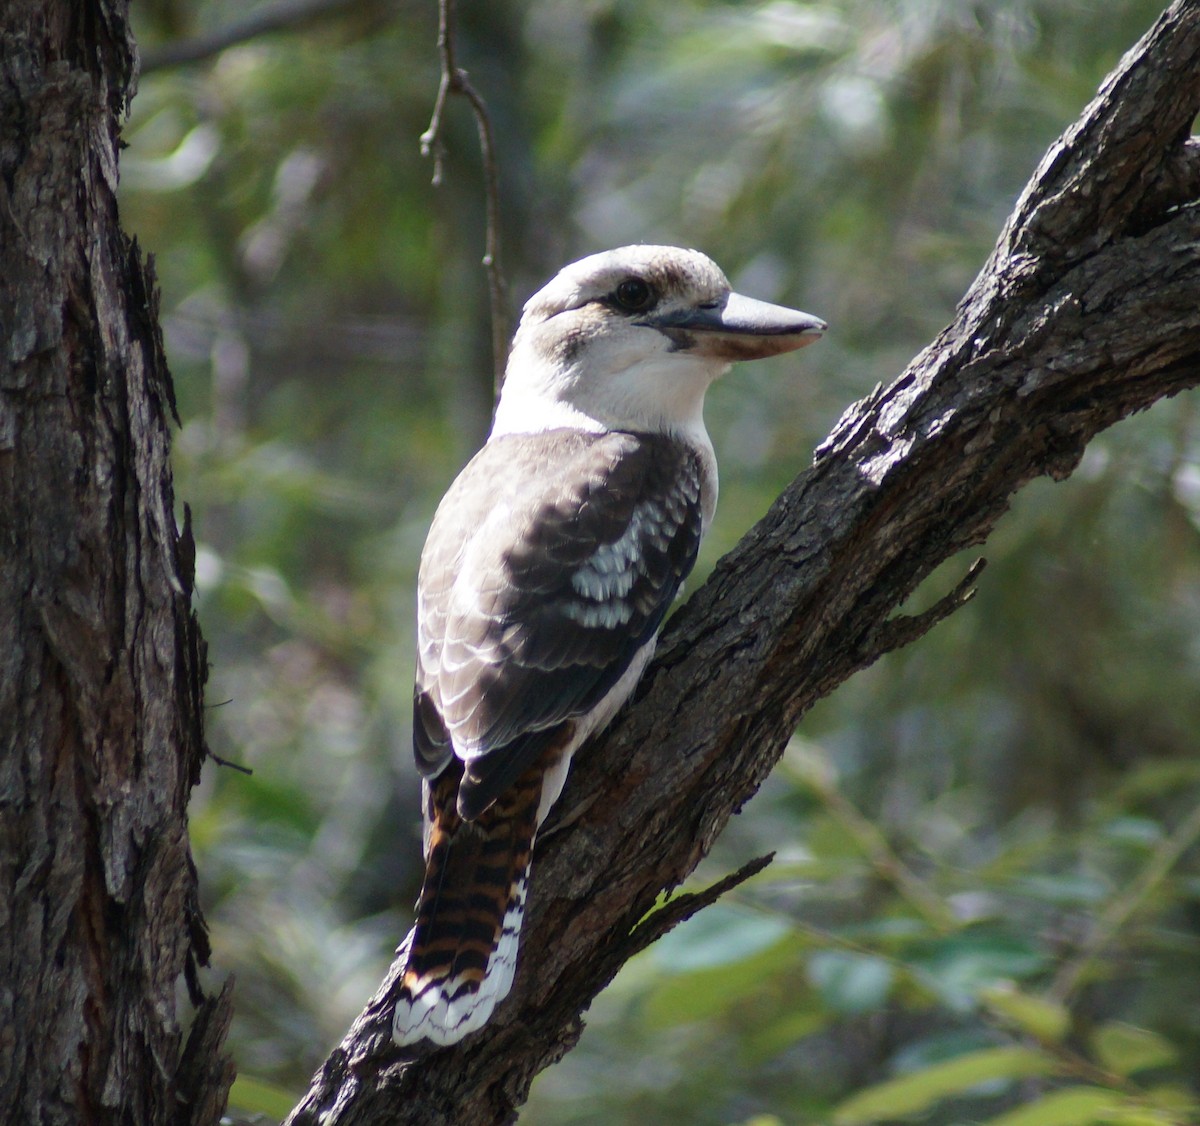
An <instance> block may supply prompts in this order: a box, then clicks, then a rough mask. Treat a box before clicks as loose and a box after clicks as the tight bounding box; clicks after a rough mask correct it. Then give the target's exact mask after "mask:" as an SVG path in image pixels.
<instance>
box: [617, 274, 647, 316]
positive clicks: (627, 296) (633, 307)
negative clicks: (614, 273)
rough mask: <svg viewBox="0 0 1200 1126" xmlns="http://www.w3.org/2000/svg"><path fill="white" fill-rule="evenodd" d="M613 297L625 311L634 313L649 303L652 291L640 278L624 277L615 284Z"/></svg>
mask: <svg viewBox="0 0 1200 1126" xmlns="http://www.w3.org/2000/svg"><path fill="white" fill-rule="evenodd" d="M613 299H614V300H615V301H616V303H617V305H618V306H620V308H622V309H624V310H625V311H626V312H629V313H636V312H639V311H640V310H642V309H644V308H646V306H647V305H649V304H650V302H651V301H652V300H653V299H654V291H653V290H652V289H651V288H650V286H649V285H648V284H647V283H646V282H644V281H642V279H641V278H626V279H625V280H624V281H623V282H621V284H620V285H618V286H617V288H616V290H615V292H614V293H613Z"/></svg>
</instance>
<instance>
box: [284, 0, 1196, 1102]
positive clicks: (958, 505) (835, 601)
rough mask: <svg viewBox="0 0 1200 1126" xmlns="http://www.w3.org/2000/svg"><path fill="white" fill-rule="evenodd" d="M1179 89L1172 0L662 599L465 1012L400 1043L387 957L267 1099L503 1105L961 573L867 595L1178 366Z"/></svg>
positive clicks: (690, 900) (1188, 366)
mask: <svg viewBox="0 0 1200 1126" xmlns="http://www.w3.org/2000/svg"><path fill="white" fill-rule="evenodd" d="M1198 109H1200V0H1180V2H1178V3H1175V4H1174V5H1172V6H1171V8H1170V9H1169V10H1168V11H1167V12H1166V13H1165V14H1164V16H1163V17H1162V18H1161V19H1160V20H1159V22H1158V24H1157V25H1156V26H1155V27H1154V28H1153V29H1152V30H1151V32H1150V33H1149V34H1148V35H1147V36H1146V37H1145V38H1144V39H1143V40H1142V42H1141V43H1140V44H1139V45H1138V46H1137V47H1136V48H1135V49H1134V50H1133V51H1131V52H1130V54H1129V55H1128V56H1127V57H1126V58H1125V59H1124V60H1123V61H1122V63H1121V64H1120V66H1119V67H1118V68H1117V70H1116V71H1114V73H1113V74H1112V75H1111V76H1110V77H1109V79H1108V80H1107V81H1106V82H1105V84H1104V86H1103V87H1102V89H1101V90H1100V93H1099V95H1098V96H1097V98H1096V99H1095V100H1094V101H1093V102H1092V104H1091V105H1090V106H1088V108H1087V109H1086V110H1085V112H1084V114H1083V116H1082V117H1081V119H1080V120H1079V121H1078V122H1077V123H1076V124H1075V125H1074V126H1072V127H1071V128H1070V129H1069V130H1068V131H1067V132H1066V133H1065V134H1064V135H1063V137H1062V138H1061V139H1060V140H1059V141H1058V142H1057V143H1056V144H1055V145H1054V146H1053V147H1052V148H1051V149H1050V151H1049V153H1048V154H1047V155H1046V157H1045V159H1044V160H1043V161H1042V164H1041V166H1040V167H1039V168H1038V169H1037V171H1036V173H1035V174H1034V177H1033V179H1032V180H1031V181H1030V183H1029V185H1028V186H1027V188H1026V189H1025V191H1024V193H1023V194H1022V196H1021V198H1020V200H1019V201H1018V203H1017V205H1016V208H1015V210H1014V211H1013V214H1012V216H1011V217H1010V219H1009V221H1008V223H1007V225H1006V226H1005V229H1004V231H1003V233H1002V234H1001V236H1000V239H999V242H998V243H997V245H996V248H995V250H994V252H993V253H992V256H991V257H990V258H989V260H988V262H987V264H986V265H985V267H984V269H983V271H982V272H981V274H980V275H979V277H978V278H977V279H976V281H975V283H974V284H973V285H972V287H971V289H970V291H969V292H968V293H967V295H966V296H965V297H964V299H963V301H962V303H961V305H960V306H959V308H958V310H957V311H956V314H955V317H954V320H953V322H952V323H951V324H950V326H949V327H948V328H947V329H946V330H945V331H944V332H943V333H942V334H941V335H940V336H939V337H938V339H937V340H936V341H934V342H933V344H931V345H930V346H929V348H927V349H926V350H925V351H924V352H923V353H922V354H921V355H920V356H918V357H917V358H916V359H915V360H914V361H913V363H912V364H911V366H910V367H909V368H908V370H907V371H906V372H905V373H904V374H903V375H902V376H901V377H900V378H899V379H898V380H897V381H896V382H895V383H894V384H892V386H890V387H888V388H886V389H877V390H876V391H875V392H873V393H872V394H871V395H869V396H868V397H867V398H866V399H864V400H863V401H862V402H859V403H857V404H855V405H854V406H852V407H851V408H850V409H849V410H848V411H847V412H846V413H845V415H844V417H843V418H842V420H841V421H840V422H839V424H838V425H837V427H836V428H835V430H834V432H833V433H832V434H831V435H830V437H829V438H828V439H827V440H826V441H825V442H824V443H823V444H822V445H821V447H820V448H819V449H818V450H817V454H816V458H815V461H814V464H813V466H812V468H811V469H809V470H808V471H807V472H805V473H803V474H802V475H801V476H800V477H799V478H797V480H796V481H795V482H794V483H793V484H792V486H791V487H789V489H788V490H787V491H786V492H785V493H784V495H783V496H781V497H780V498H779V500H778V502H777V503H776V504H775V505H774V507H773V508H772V509H771V511H770V513H769V514H768V515H767V516H766V517H765V518H764V519H763V520H762V522H761V523H760V524H759V525H758V526H757V527H755V528H754V529H753V530H752V531H751V532H750V534H749V535H747V536H746V538H745V539H744V540H743V541H742V543H741V544H739V546H738V547H737V549H736V550H735V551H733V552H732V553H731V554H730V555H729V556H727V557H726V558H725V559H724V560H722V562H721V563H720V564H719V565H718V567H717V569H716V571H715V573H714V574H713V576H712V578H711V579H710V580H709V582H708V583H707V584H706V585H705V586H704V587H703V588H702V589H701V590H699V591H698V592H697V593H696V595H695V596H694V597H693V598H692V599H691V600H690V602H689V603H688V604H687V605H686V606H685V607H684V608H683V609H682V610H681V611H680V613H678V614H677V615H676V616H675V617H674V618H673V619H672V621H671V623H670V626H669V628H668V630H667V632H666V636H665V637H664V639H663V644H662V645H661V646H660V649H659V656H658V658H657V660H656V661H655V663H654V665H653V666H652V668H651V669H650V671H649V674H648V676H647V678H646V681H645V683H644V685H643V687H642V689H641V690H640V691H639V698H638V701H637V703H636V704H635V705H634V706H633V707H631V708H629V709H627V710H626V711H625V712H624V713H623V715H622V716H621V717H620V719H619V720H618V722H617V723H616V725H615V727H614V728H613V729H611V730H610V732H609V733H608V734H607V735H606V736H605V737H604V738H603V739H602V740H600V741H598V742H597V743H595V744H594V745H592V746H591V747H590V748H589V749H588V750H587V751H585V752H584V753H581V754H580V755H579V756H577V759H576V765H575V766H574V767H573V773H572V778H571V781H570V782H569V784H568V787H567V790H566V792H565V793H564V795H563V798H562V799H561V802H560V811H559V815H558V825H557V831H554V832H548V833H546V834H545V836H544V837H543V839H542V840H541V841H540V842H539V848H538V853H537V859H536V862H535V866H534V872H535V875H534V882H533V890H532V897H531V901H530V910H529V915H528V917H527V921H526V934H525V938H524V941H523V957H522V960H521V961H522V964H521V967H520V971H519V974H518V978H517V981H516V985H515V987H514V989H513V993H512V996H511V997H510V999H509V1000H508V1002H507V1003H506V1004H504V1005H503V1006H502V1007H501V1008H500V1009H499V1010H498V1012H497V1015H496V1017H495V1018H494V1019H493V1022H492V1023H491V1024H489V1025H488V1026H487V1027H486V1028H485V1029H484V1030H483V1031H481V1032H480V1033H478V1034H477V1035H475V1036H473V1037H471V1038H469V1039H468V1040H467V1041H466V1042H464V1043H463V1044H462V1045H459V1046H458V1047H456V1048H451V1049H445V1050H440V1051H431V1052H428V1053H425V1054H422V1055H420V1056H419V1057H418V1058H416V1059H407V1058H404V1057H402V1055H401V1053H400V1052H399V1051H398V1050H397V1049H396V1048H395V1047H394V1046H393V1045H392V1043H391V1040H390V1024H391V997H392V995H393V991H394V988H395V973H396V967H393V969H392V971H391V973H390V974H389V976H388V977H387V979H386V980H385V981H384V983H383V984H382V986H381V987H380V990H379V992H378V993H377V995H376V996H375V997H374V998H373V999H372V1000H371V1001H370V1003H369V1004H368V1006H367V1008H366V1009H365V1011H364V1012H363V1013H362V1015H361V1016H360V1017H359V1018H358V1020H357V1021H356V1022H355V1024H354V1026H353V1027H352V1028H351V1030H350V1032H349V1033H348V1034H347V1036H346V1038H345V1040H344V1041H343V1042H342V1044H341V1045H340V1046H339V1047H338V1048H337V1049H335V1051H334V1052H333V1053H332V1055H331V1056H330V1057H329V1059H328V1060H327V1061H326V1063H325V1064H324V1065H323V1067H322V1068H321V1070H320V1071H319V1072H318V1074H317V1075H316V1077H315V1078H314V1080H313V1084H312V1087H311V1088H310V1090H309V1092H308V1094H307V1095H306V1096H305V1098H304V1100H303V1102H302V1103H301V1104H300V1106H299V1107H297V1108H296V1110H295V1111H294V1112H293V1114H292V1116H291V1118H290V1119H289V1122H291V1123H293V1124H301V1123H304V1124H308V1123H316V1122H318V1121H320V1122H324V1123H327V1122H333V1121H336V1122H338V1123H339V1124H343V1126H345V1124H351V1123H353V1124H374V1123H383V1122H388V1123H396V1122H406V1123H423V1124H424V1123H454V1124H457V1126H468V1124H476V1123H478V1124H491V1123H496V1122H506V1121H511V1120H512V1119H513V1118H514V1117H515V1115H516V1108H517V1107H519V1106H520V1105H521V1103H522V1102H523V1101H524V1099H525V1097H526V1095H527V1093H528V1090H529V1085H530V1083H531V1081H532V1079H533V1077H534V1076H535V1075H536V1074H537V1073H538V1072H539V1071H540V1070H541V1069H542V1068H544V1067H546V1066H548V1065H549V1064H551V1063H553V1062H554V1061H555V1060H557V1059H559V1058H560V1057H561V1056H562V1055H563V1054H564V1053H565V1052H567V1051H568V1050H569V1049H570V1048H571V1047H572V1045H573V1044H574V1043H575V1041H576V1039H577V1038H578V1036H579V1033H580V1030H581V1028H582V1023H581V1020H580V1014H581V1012H582V1011H583V1010H584V1009H586V1007H587V1006H588V1004H589V1003H590V1002H591V1000H592V998H593V997H595V995H596V994H597V993H598V992H599V991H600V990H601V989H602V988H603V987H604V986H605V985H606V984H607V983H608V982H609V981H610V980H611V979H612V977H613V975H614V974H615V973H616V972H617V970H618V969H619V968H620V967H621V965H622V964H623V963H624V962H625V961H626V960H627V959H628V958H629V957H630V956H631V955H632V954H633V953H635V952H636V951H638V950H640V949H642V948H643V947H644V946H645V945H646V944H647V943H649V942H651V941H652V940H653V939H654V938H656V937H657V936H659V935H660V934H662V933H663V932H664V931H666V930H667V929H669V928H670V927H671V926H672V925H674V924H675V923H676V922H678V921H679V920H680V919H681V918H683V917H686V915H688V914H689V913H691V912H692V911H694V910H695V909H697V908H698V907H699V906H700V905H702V903H703V902H707V901H709V900H710V899H711V898H713V897H714V896H713V894H712V891H716V890H720V889H712V891H710V893H708V894H705V895H703V896H698V897H688V896H681V897H678V898H677V899H676V900H674V901H671V902H668V904H667V905H666V906H665V907H662V908H660V909H659V910H658V911H657V912H656V913H654V914H651V915H649V916H648V917H647V912H648V911H650V910H651V909H652V907H653V905H654V903H655V900H656V898H657V897H658V895H659V894H660V892H661V891H662V890H663V889H666V888H672V887H674V886H676V885H678V884H679V883H680V882H681V881H682V880H683V879H684V878H685V877H686V876H687V875H688V873H689V872H691V871H692V869H693V868H694V867H695V865H696V863H697V862H698V861H699V859H700V858H701V857H702V856H703V855H704V854H705V852H706V851H707V849H708V847H709V845H710V843H711V842H712V840H713V839H714V837H715V836H716V834H717V833H718V832H720V830H721V828H722V827H723V826H724V824H725V823H726V821H727V820H728V819H729V817H730V816H731V815H732V813H733V812H734V811H735V810H737V809H738V808H739V807H740V806H741V805H742V803H743V802H745V801H746V799H747V798H748V797H750V795H751V794H753V793H754V791H755V789H756V788H757V787H758V785H759V783H760V782H761V781H762V779H763V778H764V777H765V775H766V774H767V772H768V771H769V770H770V769H771V767H772V765H773V764H774V763H775V762H776V761H777V759H778V758H779V756H780V754H781V753H782V751H783V748H784V745H785V743H786V741H787V739H788V737H789V736H790V734H791V732H792V730H793V729H794V727H795V725H796V723H797V721H798V720H799V719H800V717H801V716H802V715H803V713H804V712H805V710H806V709H807V708H808V707H809V706H810V705H811V704H812V703H813V702H814V701H815V700H817V699H818V698H820V697H821V696H823V695H825V694H826V693H828V692H829V691H831V690H832V689H833V688H834V687H835V686H837V685H838V684H839V683H841V682H842V681H843V680H845V679H846V678H847V677H848V676H850V675H851V674H852V673H853V672H854V671H855V670H856V669H859V668H862V667H863V666H865V665H867V664H869V663H871V662H872V661H874V660H875V659H876V658H877V657H879V656H880V655H881V654H882V653H885V652H887V651H889V650H891V649H893V648H895V647H897V646H899V645H903V644H905V643H907V642H909V641H912V640H913V639H915V638H917V637H919V636H920V635H921V634H923V633H924V632H925V631H926V630H928V629H929V628H930V627H931V626H933V625H934V624H935V623H936V622H937V621H938V620H940V618H942V617H944V616H945V615H946V614H948V613H949V612H951V611H952V610H953V609H954V608H955V607H957V606H958V605H960V604H961V603H962V601H963V600H964V598H965V597H966V594H967V593H968V592H969V579H968V580H967V581H964V583H963V584H961V585H960V587H959V588H958V589H956V590H955V591H952V592H951V593H950V594H948V595H947V596H946V598H944V599H943V600H942V602H941V603H939V604H938V606H936V607H934V609H933V610H931V611H929V612H928V613H926V614H924V615H921V616H919V617H916V618H907V617H893V616H890V615H893V614H894V613H895V611H896V610H897V608H898V607H899V606H900V605H901V604H902V603H903V601H904V600H905V598H906V597H907V596H908V595H909V594H910V593H911V592H912V590H913V589H914V587H915V586H916V585H917V583H918V582H920V580H921V579H922V578H924V577H925V576H927V575H928V574H929V573H930V572H931V571H932V570H933V569H934V567H936V566H937V565H938V564H939V563H941V562H942V561H944V560H945V559H946V558H947V557H948V556H950V555H951V554H953V553H954V552H956V551H959V550H960V549H963V548H965V547H968V546H970V545H973V544H977V543H980V542H982V541H983V540H984V538H985V537H986V536H987V534H988V532H989V531H990V530H991V528H992V527H993V525H994V524H995V522H996V521H997V520H998V519H999V517H1000V516H1001V515H1002V514H1003V513H1004V511H1005V509H1006V507H1007V505H1008V503H1009V498H1010V497H1011V496H1012V494H1013V493H1014V492H1015V491H1016V490H1017V489H1019V488H1020V487H1021V486H1022V485H1024V484H1025V483H1027V482H1028V481H1030V480H1031V479H1032V478H1034V477H1037V476H1040V475H1049V476H1051V477H1054V478H1058V479H1061V478H1064V477H1066V476H1068V475H1069V474H1070V473H1071V471H1072V470H1073V469H1074V468H1075V466H1076V465H1077V464H1078V462H1079V459H1080V457H1081V455H1082V453H1083V450H1084V447H1085V446H1086V444H1087V443H1088V441H1089V440H1090V439H1091V438H1092V437H1094V436H1095V435H1096V434H1097V433H1099V432H1100V431H1101V430H1103V429H1104V428H1105V427H1107V426H1110V425H1111V424H1112V423H1114V422H1116V421H1118V420H1119V419H1121V418H1124V417H1125V416H1127V415H1129V414H1131V413H1133V412H1135V411H1138V410H1141V409H1143V408H1144V407H1146V406H1148V405H1150V404H1151V403H1153V402H1154V401H1155V400H1157V399H1160V398H1163V397H1164V396H1168V395H1173V394H1175V393H1177V392H1179V391H1181V390H1183V389H1185V388H1189V387H1193V386H1195V385H1196V384H1197V383H1200V203H1198V202H1197V200H1198V199H1200V146H1198V145H1197V144H1196V143H1195V142H1194V141H1192V140H1191V139H1190V137H1189V134H1190V129H1191V123H1192V120H1193V118H1194V117H1195V116H1196V113H1197V110H1198ZM899 280H900V279H898V281H899ZM745 874H746V873H740V874H735V876H734V877H732V878H731V879H730V880H728V881H724V883H725V884H727V885H730V886H731V885H732V884H733V883H735V882H736V880H737V879H738V878H739V877H740V876H744V875H745Z"/></svg>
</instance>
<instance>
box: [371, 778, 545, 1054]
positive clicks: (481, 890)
mask: <svg viewBox="0 0 1200 1126" xmlns="http://www.w3.org/2000/svg"><path fill="white" fill-rule="evenodd" d="M456 791H457V779H439V780H438V783H436V784H435V788H434V793H433V794H432V795H431V799H432V802H433V806H434V811H433V818H432V825H431V829H430V834H429V840H428V849H427V856H426V861H425V880H424V883H423V884H422V885H421V896H420V899H419V900H418V901H417V922H416V925H415V926H414V927H413V930H412V933H411V934H410V936H409V950H408V961H407V964H406V966H405V970H404V976H403V978H402V979H401V984H400V994H399V1000H398V1001H397V1003H396V1015H395V1020H394V1024H393V1036H394V1038H395V1040H396V1043H398V1044H412V1043H415V1042H416V1041H418V1040H431V1041H432V1042H433V1043H435V1044H440V1045H445V1044H454V1043H457V1042H458V1041H459V1040H461V1039H462V1038H463V1037H464V1036H466V1035H467V1034H468V1033H469V1032H474V1031H475V1030H476V1029H478V1028H480V1027H482V1025H483V1024H484V1022H485V1021H486V1020H487V1019H488V1017H490V1016H491V1015H492V1010H493V1009H494V1008H495V1007H496V1004H497V1003H498V1002H499V1001H501V1000H503V998H504V997H506V996H507V995H508V991H509V989H511V988H512V982H513V974H514V972H515V970H516V964H517V945H518V941H519V936H520V931H521V922H522V919H523V917H524V914H525V896H526V890H527V888H528V885H529V868H530V857H531V854H532V852H533V840H534V836H535V835H536V833H537V814H538V804H539V800H540V796H541V777H540V776H539V774H538V772H536V771H531V772H528V773H527V774H526V775H525V776H524V777H523V778H521V779H520V780H519V781H518V783H517V784H516V785H514V786H513V787H511V788H510V789H509V790H508V791H507V792H505V793H504V794H503V795H501V797H500V798H499V799H498V800H497V801H496V802H495V803H494V804H493V805H491V806H489V807H488V808H487V809H486V810H484V812H483V813H482V814H480V816H479V817H478V818H476V819H475V820H473V821H464V820H462V818H460V817H459V816H458V813H457V812H456V810H455V808H454V795H455V792H456Z"/></svg>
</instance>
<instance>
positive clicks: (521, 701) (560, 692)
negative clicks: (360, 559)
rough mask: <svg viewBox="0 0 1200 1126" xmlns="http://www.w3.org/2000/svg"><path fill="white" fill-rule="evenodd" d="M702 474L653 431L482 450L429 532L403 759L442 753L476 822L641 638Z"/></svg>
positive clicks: (664, 586)
mask: <svg viewBox="0 0 1200 1126" xmlns="http://www.w3.org/2000/svg"><path fill="white" fill-rule="evenodd" d="M701 490H702V468H701V465H700V461H699V458H698V457H697V455H696V454H695V453H694V452H693V451H692V450H691V449H690V448H689V447H688V446H686V445H684V444H683V443H680V442H677V441H675V440H673V439H671V438H668V437H665V436H662V435H643V434H629V433H623V432H614V433H607V434H587V433H582V432H576V431H550V432H546V433H542V434H530V435H509V436H506V437H504V438H501V439H498V440H495V441H492V442H489V443H488V445H486V446H485V447H484V448H483V450H481V451H480V453H479V454H478V455H476V457H475V458H474V459H473V460H472V462H471V463H470V464H469V465H468V466H467V468H466V469H464V470H463V472H462V474H461V475H460V476H459V478H458V480H457V481H456V482H455V483H454V485H453V486H452V488H451V490H450V492H449V493H447V495H446V498H445V500H443V502H442V505H441V507H440V508H439V510H438V514H437V516H436V517H435V519H434V523H433V527H432V528H431V530H430V534H429V539H428V541H427V543H426V547H425V551H424V553H423V555H422V560H421V575H420V580H419V584H418V588H419V594H418V660H417V680H416V690H415V693H414V723H413V730H414V747H415V751H416V758H417V765H418V767H419V768H420V769H421V770H422V772H423V773H425V774H426V775H434V774H437V773H439V772H440V771H441V770H442V769H443V768H444V766H445V764H446V763H447V761H449V756H450V754H451V753H454V754H457V755H458V757H459V758H461V759H462V760H463V761H464V762H465V763H466V766H467V770H466V773H465V775H464V779H463V782H462V785H461V786H460V790H459V807H460V809H461V810H462V812H463V815H464V816H466V817H471V816H475V815H477V814H478V813H479V812H481V811H482V810H483V809H485V808H486V807H487V806H488V805H489V804H490V803H491V802H492V801H494V800H495V798H496V796H497V795H498V794H499V793H500V792H501V791H502V790H503V789H504V787H505V786H506V785H507V784H508V783H509V782H511V781H512V780H513V779H514V778H515V777H516V775H517V774H518V773H520V772H521V771H522V770H523V769H524V768H525V767H526V766H528V765H529V764H531V763H532V762H533V761H535V760H536V759H537V758H538V757H539V755H540V754H541V752H542V751H543V750H545V749H546V748H547V747H549V746H551V745H552V744H553V743H554V742H555V741H556V738H560V737H561V733H560V732H559V729H560V728H561V726H562V725H563V724H564V723H565V722H567V721H570V720H572V719H576V718H578V717H581V716H585V715H587V714H588V713H589V712H590V711H592V709H594V708H595V707H596V706H597V705H598V704H599V703H600V702H601V701H602V700H604V698H605V696H606V695H607V694H608V693H609V692H610V690H612V689H613V687H614V686H615V685H616V684H617V682H618V681H619V680H620V678H621V675H622V673H624V672H625V670H626V669H627V668H628V667H629V665H630V663H631V662H632V661H633V659H634V657H635V655H636V654H637V653H638V651H639V650H641V649H642V647H643V646H644V645H646V644H647V642H649V641H650V640H651V639H652V637H653V636H654V633H655V631H656V630H657V629H658V627H659V625H660V624H661V622H662V619H663V616H664V615H665V614H666V611H667V608H668V607H669V606H670V604H671V601H672V599H674V597H675V594H676V592H677V591H678V589H679V586H680V584H681V583H682V582H683V579H684V577H685V576H686V575H687V573H688V572H689V571H690V570H691V568H692V564H693V563H694V562H695V558H696V551H697V549H698V546H699V542H700V534H701V524H702V517H701Z"/></svg>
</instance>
